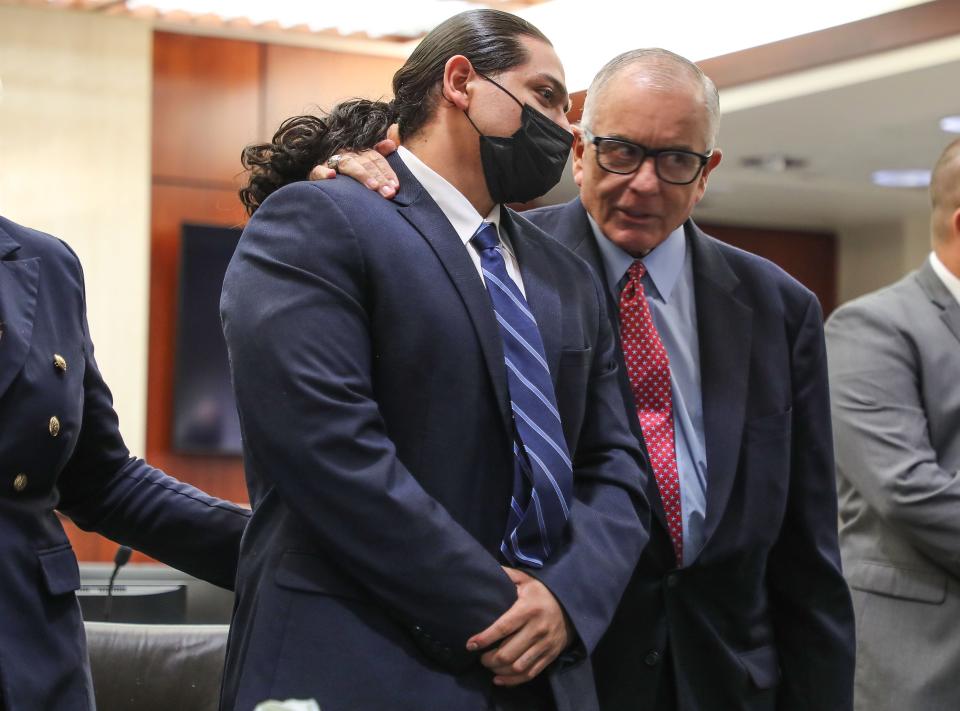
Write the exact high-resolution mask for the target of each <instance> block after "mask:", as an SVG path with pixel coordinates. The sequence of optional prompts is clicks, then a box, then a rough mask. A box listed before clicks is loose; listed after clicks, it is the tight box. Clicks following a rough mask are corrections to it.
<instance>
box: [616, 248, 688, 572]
mask: <svg viewBox="0 0 960 711" xmlns="http://www.w3.org/2000/svg"><path fill="white" fill-rule="evenodd" d="M646 271H647V269H646V267H645V266H643V262H641V261H640V260H639V259H638V260H636V261H634V263H633V264H631V265H630V269H629V270H628V271H627V283H626V285H625V286H624V287H623V291H621V292H620V340H621V342H622V344H623V360H624V362H625V363H626V365H627V375H628V376H629V377H630V388H631V390H632V391H633V398H634V401H635V403H636V405H637V416H638V417H639V418H640V429H641V430H642V431H643V439H644V442H645V443H646V445H647V454H649V455H650V464H651V466H652V467H653V474H654V477H655V478H656V480H657V487H658V488H659V489H660V498H661V500H662V501H663V509H664V512H665V513H666V515H667V529H668V531H669V532H670V539H671V540H672V541H673V550H674V552H675V553H676V555H677V563H678V564H680V565H682V564H683V519H682V517H681V515H680V478H679V476H678V474H677V453H676V449H675V446H674V432H673V397H672V395H671V392H670V357H669V356H668V355H667V349H666V348H664V346H663V341H661V340H660V336H659V334H658V333H657V329H656V327H655V326H654V325H653V318H652V317H651V315H650V306H649V305H648V304H647V297H646V295H645V294H644V293H643V283H642V282H641V281H640V278H641V277H642V276H643V275H644V274H645V273H646Z"/></svg>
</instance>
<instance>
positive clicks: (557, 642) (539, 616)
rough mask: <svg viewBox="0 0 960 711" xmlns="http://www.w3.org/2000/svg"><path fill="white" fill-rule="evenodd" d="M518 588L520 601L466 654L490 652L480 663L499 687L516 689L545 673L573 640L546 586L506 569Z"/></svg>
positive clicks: (470, 642)
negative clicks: (513, 687) (514, 687)
mask: <svg viewBox="0 0 960 711" xmlns="http://www.w3.org/2000/svg"><path fill="white" fill-rule="evenodd" d="M504 571H506V573H507V575H509V576H510V579H511V580H512V581H513V582H514V584H515V585H516V586H517V601H516V602H515V603H513V605H512V606H511V607H510V609H509V610H507V611H506V612H505V613H503V615H501V616H500V618H499V619H498V620H497V621H496V622H494V623H493V624H492V625H490V626H489V627H488V628H487V629H485V630H484V631H483V632H480V633H479V634H476V635H474V636H473V637H471V638H470V639H469V640H467V650H469V651H471V652H472V651H476V650H478V649H487V651H486V652H484V653H483V654H482V655H481V656H480V662H481V663H482V664H483V666H485V667H486V668H487V669H489V670H490V671H492V672H493V674H494V677H493V683H494V684H497V685H498V686H517V685H518V684H523V683H525V682H528V681H530V680H531V679H533V678H534V677H536V676H537V675H538V674H539V673H540V672H542V671H543V670H544V669H545V668H546V667H547V666H548V665H549V664H550V663H551V662H552V661H553V660H554V659H556V658H557V657H558V656H559V655H560V653H561V652H562V651H563V650H564V649H566V647H567V645H568V644H569V643H570V640H571V639H572V637H573V635H572V628H571V625H570V621H569V620H568V619H567V616H566V614H565V613H564V611H563V608H562V607H560V603H559V602H557V599H556V598H555V597H554V596H553V593H551V592H550V590H549V589H548V588H547V586H546V585H544V584H543V583H541V582H540V581H539V580H537V579H536V578H534V577H532V576H530V575H528V574H526V573H524V572H523V571H520V570H516V569H514V568H504Z"/></svg>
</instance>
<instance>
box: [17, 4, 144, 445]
mask: <svg viewBox="0 0 960 711" xmlns="http://www.w3.org/2000/svg"><path fill="white" fill-rule="evenodd" d="M150 53H151V31H150V27H149V25H148V24H146V23H142V22H137V21H133V20H128V19H120V18H112V17H103V16H100V15H96V14H87V13H84V14H81V13H75V12H63V11H56V12H54V11H49V10H45V9H39V8H26V7H9V6H2V7H0V81H2V87H3V88H2V94H0V213H2V214H3V215H5V216H7V217H9V218H10V219H12V220H14V221H16V222H20V223H23V224H26V225H29V226H31V227H34V228H37V229H40V230H43V231H46V232H50V233H52V234H54V235H56V236H58V237H60V238H62V239H64V240H65V241H67V242H68V243H69V244H70V245H71V246H72V247H73V248H74V250H75V251H76V252H77V253H78V255H79V256H80V259H81V261H82V262H83V266H84V270H85V274H86V285H87V305H88V310H89V319H90V325H91V331H92V333H93V339H94V342H95V344H96V346H97V360H98V362H99V364H100V367H101V370H102V371H103V373H104V376H105V378H106V380H107V382H108V383H109V384H110V387H111V388H112V389H113V394H114V399H115V401H116V406H117V411H118V412H119V414H120V420H121V422H122V429H123V433H124V437H125V438H126V440H127V445H128V446H129V447H130V449H131V451H133V452H134V453H138V454H139V453H142V452H143V450H144V436H145V422H146V368H147V294H148V283H147V280H148V266H149V246H150V223H149V199H150V197H149V196H150V193H149V186H150V164H149V160H150V135H149V134H150V82H151V79H150V76H151V65H150Z"/></svg>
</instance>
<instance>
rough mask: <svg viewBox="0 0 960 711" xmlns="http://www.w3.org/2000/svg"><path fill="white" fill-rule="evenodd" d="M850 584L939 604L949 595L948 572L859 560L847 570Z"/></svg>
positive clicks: (890, 594)
mask: <svg viewBox="0 0 960 711" xmlns="http://www.w3.org/2000/svg"><path fill="white" fill-rule="evenodd" d="M847 580H848V581H849V583H850V587H852V588H854V589H856V590H863V591H865V592H871V593H875V594H877V595H886V596H887V597H895V598H898V599H901V600H913V601H914V602H925V603H928V604H931V605H939V604H941V603H943V601H944V600H946V599H947V576H946V574H945V573H941V572H939V571H935V570H918V569H916V568H901V567H897V566H894V565H890V564H889V563H876V562H871V561H857V562H855V563H854V564H853V565H852V566H851V567H850V569H849V570H848V571H847Z"/></svg>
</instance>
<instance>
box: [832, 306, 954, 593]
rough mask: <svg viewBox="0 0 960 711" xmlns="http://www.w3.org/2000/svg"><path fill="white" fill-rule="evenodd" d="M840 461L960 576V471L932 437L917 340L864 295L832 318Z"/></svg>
mask: <svg viewBox="0 0 960 711" xmlns="http://www.w3.org/2000/svg"><path fill="white" fill-rule="evenodd" d="M827 339H828V343H829V352H830V395H831V400H832V406H833V418H834V422H833V426H834V432H835V434H836V454H837V464H838V467H839V469H840V471H841V472H842V473H843V476H844V477H846V479H847V480H848V481H849V482H850V484H851V485H852V486H853V487H854V488H855V489H856V490H857V492H858V493H859V494H860V495H861V496H862V497H863V499H864V501H866V502H867V504H868V505H869V506H870V507H871V508H872V509H873V510H874V511H875V512H876V513H877V514H878V515H879V516H880V518H881V519H883V521H884V522H885V523H886V524H887V525H888V526H890V527H892V528H893V529H895V530H896V531H897V532H898V533H899V534H900V535H901V536H903V538H904V539H905V540H908V541H910V542H911V543H912V544H913V545H914V546H916V547H917V548H918V549H919V550H920V551H922V552H923V553H924V554H925V555H926V556H928V557H929V558H931V559H932V560H934V561H936V562H937V563H939V564H940V565H941V566H943V567H944V568H945V569H946V570H947V571H949V572H950V573H951V574H952V575H954V576H958V575H960V516H958V515H957V512H958V511H960V472H957V471H949V470H947V469H945V468H944V467H942V466H941V465H940V462H939V461H938V458H937V453H936V451H935V450H934V448H933V445H932V444H931V442H930V432H929V427H928V423H927V415H926V411H925V409H924V404H923V400H922V396H921V392H920V379H921V377H922V375H921V372H920V364H919V357H918V354H917V350H918V349H920V348H923V344H922V343H915V342H913V341H912V340H911V338H910V337H909V336H908V334H907V332H906V331H905V330H904V329H903V328H901V327H900V326H898V325H896V324H895V323H894V321H893V320H892V319H891V316H890V314H889V313H888V312H887V310H886V309H881V308H879V307H878V306H877V305H876V303H873V304H870V303H869V302H863V301H861V302H856V303H853V304H849V305H847V306H845V307H843V308H842V309H840V310H839V311H838V312H837V313H836V314H835V315H834V316H833V317H832V318H831V319H830V321H829V323H828V324H827Z"/></svg>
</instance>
